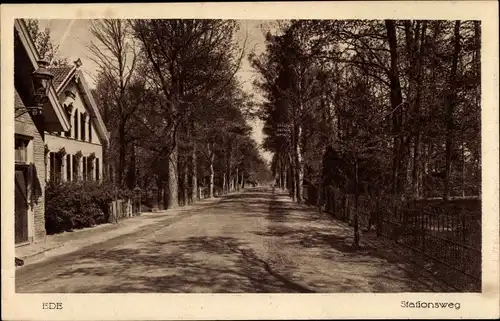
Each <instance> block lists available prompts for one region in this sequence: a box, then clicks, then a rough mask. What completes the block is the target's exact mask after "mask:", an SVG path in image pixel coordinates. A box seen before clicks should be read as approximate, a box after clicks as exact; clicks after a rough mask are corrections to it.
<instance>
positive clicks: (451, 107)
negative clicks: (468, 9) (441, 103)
mask: <svg viewBox="0 0 500 321" xmlns="http://www.w3.org/2000/svg"><path fill="white" fill-rule="evenodd" d="M452 44H453V47H454V51H453V57H452V63H451V72H450V79H449V84H450V87H449V93H448V99H447V104H446V107H447V108H446V168H445V181H444V199H446V200H447V199H449V198H450V193H451V187H450V180H451V171H452V158H451V157H452V148H453V146H452V143H453V136H454V131H455V128H454V127H455V125H454V121H453V113H454V111H455V107H456V104H457V93H456V91H457V84H456V82H457V67H458V56H459V54H460V20H457V21H456V22H455V28H454V37H453V43H452Z"/></svg>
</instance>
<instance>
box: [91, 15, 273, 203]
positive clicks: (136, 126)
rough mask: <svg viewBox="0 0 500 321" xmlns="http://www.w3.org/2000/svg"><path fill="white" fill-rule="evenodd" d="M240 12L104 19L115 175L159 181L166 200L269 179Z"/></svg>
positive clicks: (105, 102)
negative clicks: (245, 74) (248, 86)
mask: <svg viewBox="0 0 500 321" xmlns="http://www.w3.org/2000/svg"><path fill="white" fill-rule="evenodd" d="M238 28H239V25H238V23H237V22H236V21H232V20H224V21H222V20H187V19H186V20H184V19H183V20H129V21H126V20H99V21H94V22H93V23H92V27H91V32H92V34H93V35H94V37H95V39H96V41H95V42H93V43H92V45H91V47H90V51H91V53H92V54H93V57H94V58H93V59H94V61H95V62H96V63H97V65H98V66H99V69H100V73H99V76H98V80H97V89H96V96H97V98H98V100H99V102H100V103H99V105H100V106H102V108H103V110H102V114H103V115H104V119H105V122H106V124H107V126H108V128H110V129H112V145H111V146H110V153H109V159H116V160H117V161H116V162H115V165H116V166H115V167H114V169H113V172H114V173H116V176H115V177H114V180H115V181H116V182H117V184H119V185H122V186H127V187H129V188H133V187H134V186H135V185H136V184H140V185H142V186H150V185H157V186H158V187H159V188H160V189H164V190H165V191H166V193H165V195H168V200H167V203H168V206H170V207H175V206H177V205H178V204H179V202H181V203H182V204H186V203H189V202H192V201H193V200H194V199H196V197H197V191H198V186H205V187H207V188H208V195H209V196H210V197H213V196H214V189H215V188H216V187H217V188H219V189H220V190H222V191H223V192H227V191H230V190H234V189H239V188H241V187H243V186H244V184H245V181H258V180H263V179H266V175H268V171H267V167H266V164H265V161H264V160H263V159H262V158H261V156H260V154H259V152H258V146H257V144H256V143H255V141H254V140H253V139H252V138H251V136H250V134H251V128H250V127H249V126H248V124H247V119H246V118H245V117H244V114H245V110H246V109H247V108H248V105H249V104H250V103H251V101H250V100H249V96H248V94H247V93H245V92H244V91H243V90H242V87H241V84H240V83H239V80H238V78H237V77H236V73H237V71H238V70H239V68H240V65H241V59H242V57H243V54H244V50H245V48H244V46H243V48H242V47H241V46H240V45H239V44H238V39H237V38H236V33H237V31H238Z"/></svg>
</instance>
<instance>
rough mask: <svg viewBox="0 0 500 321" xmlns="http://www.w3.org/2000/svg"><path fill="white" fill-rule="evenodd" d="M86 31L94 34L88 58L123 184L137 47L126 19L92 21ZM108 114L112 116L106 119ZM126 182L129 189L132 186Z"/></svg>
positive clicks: (118, 182)
mask: <svg viewBox="0 0 500 321" xmlns="http://www.w3.org/2000/svg"><path fill="white" fill-rule="evenodd" d="M90 32H91V34H92V35H93V36H94V38H95V41H92V42H91V44H90V47H89V51H90V53H91V54H92V57H91V59H92V60H93V61H94V62H95V63H96V64H97V66H98V69H99V77H98V80H97V83H98V86H101V89H100V91H101V92H103V91H105V90H106V89H105V88H107V89H108V90H107V94H104V93H103V96H101V97H104V95H105V96H106V98H107V99H106V100H105V101H104V100H103V101H101V105H103V106H104V107H103V108H106V109H107V111H106V112H105V114H106V115H107V116H109V117H105V118H106V119H107V120H108V123H106V125H107V127H108V128H111V129H113V135H114V136H115V137H116V138H117V143H118V144H117V148H118V167H117V181H116V183H117V184H118V185H119V186H124V185H125V171H126V167H127V160H126V154H127V149H128V148H129V145H130V143H131V142H132V141H133V138H132V135H131V134H130V131H131V130H132V128H133V126H131V121H132V120H133V115H134V112H135V111H136V110H137V108H138V104H137V103H133V102H131V101H130V100H129V99H127V98H129V97H127V95H128V93H129V92H128V90H129V86H130V85H131V82H132V80H133V76H134V74H135V70H136V63H137V57H138V53H137V49H136V46H135V42H134V39H133V37H132V34H131V29H130V25H129V22H128V21H127V20H120V19H104V20H93V21H92V23H91V27H90ZM110 117H112V119H111V118H110ZM133 184H134V183H133V182H129V186H128V187H129V188H133V186H130V185H133Z"/></svg>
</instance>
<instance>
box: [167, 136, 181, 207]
mask: <svg viewBox="0 0 500 321" xmlns="http://www.w3.org/2000/svg"><path fill="white" fill-rule="evenodd" d="M178 158H179V157H178V150H177V146H175V147H174V148H173V149H172V152H171V154H170V156H169V159H168V208H177V207H179V192H178V191H179V179H178V171H177V164H178Z"/></svg>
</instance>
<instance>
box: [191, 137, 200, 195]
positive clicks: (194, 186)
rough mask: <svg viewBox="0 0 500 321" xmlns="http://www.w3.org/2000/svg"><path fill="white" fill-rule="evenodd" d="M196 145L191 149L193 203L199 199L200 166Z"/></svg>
mask: <svg viewBox="0 0 500 321" xmlns="http://www.w3.org/2000/svg"><path fill="white" fill-rule="evenodd" d="M196 158H197V157H196V145H195V144H193V147H192V148H191V202H195V200H196V199H197V198H198V166H197V159H196Z"/></svg>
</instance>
